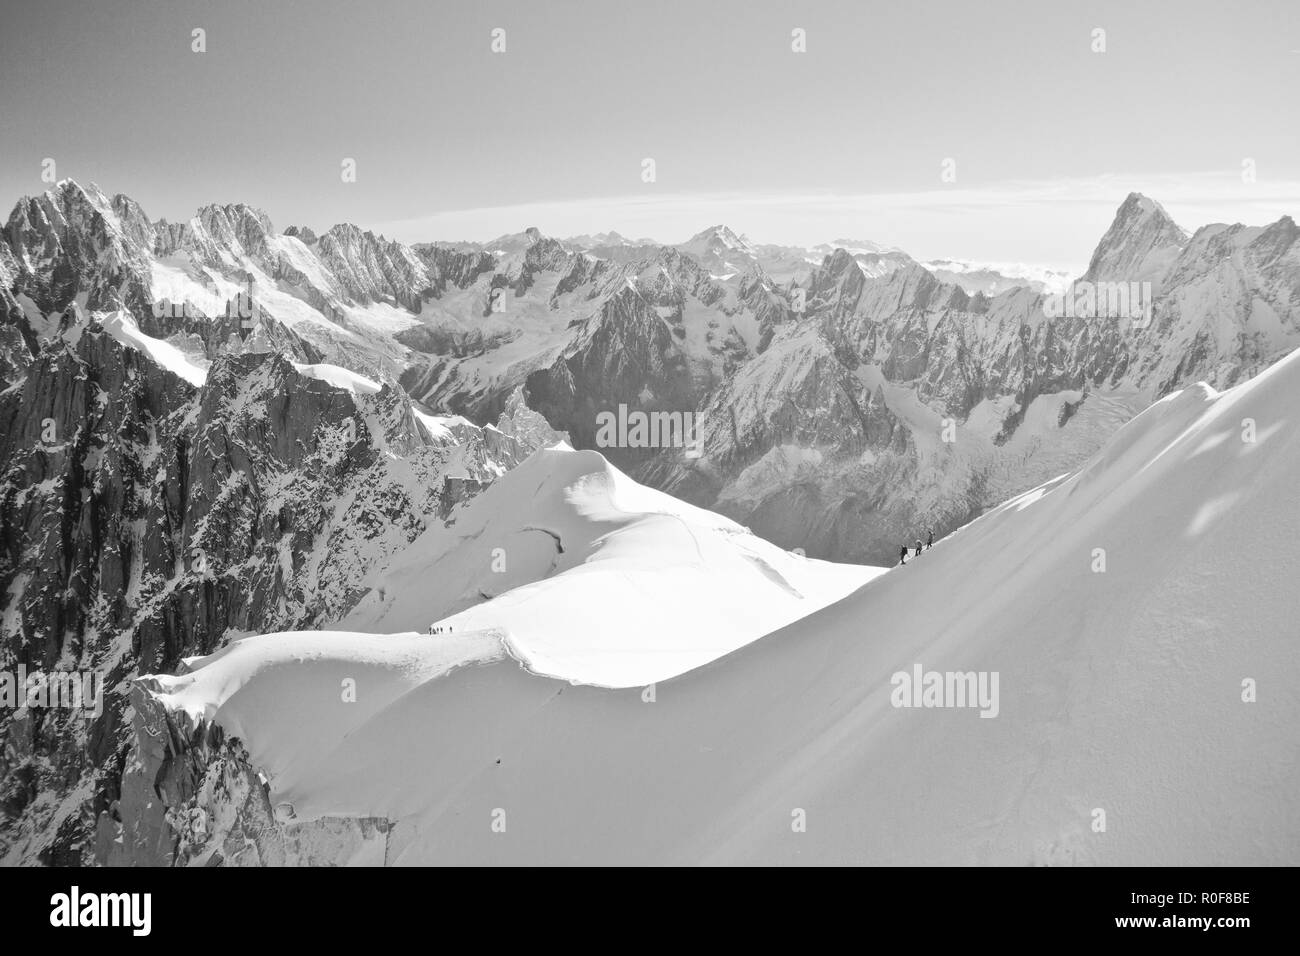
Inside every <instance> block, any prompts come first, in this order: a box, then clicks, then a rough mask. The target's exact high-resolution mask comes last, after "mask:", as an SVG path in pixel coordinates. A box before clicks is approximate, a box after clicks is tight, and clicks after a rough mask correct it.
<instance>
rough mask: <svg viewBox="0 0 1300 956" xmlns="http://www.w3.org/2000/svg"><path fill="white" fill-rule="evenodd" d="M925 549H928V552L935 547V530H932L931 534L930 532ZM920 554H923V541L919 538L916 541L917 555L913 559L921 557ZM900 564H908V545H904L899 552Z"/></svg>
mask: <svg viewBox="0 0 1300 956" xmlns="http://www.w3.org/2000/svg"><path fill="white" fill-rule="evenodd" d="M925 547H926V549H927V550H928V549H929V548H932V547H934V530H933V529H931V530H930V532H929V534H928V535H927V536H926V539H925ZM920 553H921V539H920V538H917V539H916V554H914V555H913V557H916V555H919V554H920ZM898 563H899V564H907V545H906V544H905V545H903V547H902V548H901V549H900V550H899V552H898Z"/></svg>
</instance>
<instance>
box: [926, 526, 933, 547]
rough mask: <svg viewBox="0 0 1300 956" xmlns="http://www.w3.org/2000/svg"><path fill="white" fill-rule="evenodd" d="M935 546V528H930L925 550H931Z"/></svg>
mask: <svg viewBox="0 0 1300 956" xmlns="http://www.w3.org/2000/svg"><path fill="white" fill-rule="evenodd" d="M933 547H934V530H933V529H931V530H930V535H929V537H927V538H926V539H925V550H927V551H929V550H930V549H931V548H933Z"/></svg>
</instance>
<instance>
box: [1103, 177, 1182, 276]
mask: <svg viewBox="0 0 1300 956" xmlns="http://www.w3.org/2000/svg"><path fill="white" fill-rule="evenodd" d="M1188 238H1189V237H1188V235H1187V233H1186V231H1184V230H1183V228H1182V227H1181V226H1179V225H1178V224H1177V223H1176V222H1174V221H1173V219H1172V218H1170V216H1169V214H1168V213H1167V212H1165V210H1164V207H1163V206H1161V205H1160V204H1159V203H1158V202H1156V201H1155V200H1153V199H1148V198H1147V197H1146V196H1143V195H1142V194H1141V193H1129V195H1128V198H1126V199H1125V200H1124V202H1123V203H1121V204H1120V207H1119V209H1118V210H1116V212H1115V219H1114V221H1112V222H1111V225H1110V228H1109V229H1107V230H1106V234H1105V235H1104V236H1102V237H1101V242H1099V243H1098V244H1097V248H1096V251H1094V252H1093V254H1092V260H1091V262H1089V264H1088V271H1087V273H1085V275H1084V279H1086V280H1087V281H1089V282H1098V281H1110V282H1141V281H1152V282H1156V281H1158V280H1159V279H1160V277H1161V276H1162V275H1163V274H1164V272H1165V270H1167V269H1168V268H1169V266H1170V265H1171V264H1172V263H1173V261H1174V260H1175V259H1176V258H1177V256H1178V254H1179V253H1180V252H1181V251H1182V249H1183V247H1185V246H1186V245H1187V241H1188Z"/></svg>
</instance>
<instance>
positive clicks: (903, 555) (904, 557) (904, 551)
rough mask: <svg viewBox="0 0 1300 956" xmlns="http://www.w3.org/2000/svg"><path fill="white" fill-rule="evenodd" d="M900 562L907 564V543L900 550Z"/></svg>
mask: <svg viewBox="0 0 1300 956" xmlns="http://www.w3.org/2000/svg"><path fill="white" fill-rule="evenodd" d="M898 563H899V564H907V545H903V547H902V550H900V551H899V552H898Z"/></svg>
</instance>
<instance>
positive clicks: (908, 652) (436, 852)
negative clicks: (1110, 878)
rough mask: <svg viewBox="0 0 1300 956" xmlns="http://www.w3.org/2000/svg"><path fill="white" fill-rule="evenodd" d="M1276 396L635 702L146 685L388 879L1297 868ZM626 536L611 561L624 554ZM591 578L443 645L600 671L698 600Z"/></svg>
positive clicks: (213, 682)
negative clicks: (587, 623)
mask: <svg viewBox="0 0 1300 956" xmlns="http://www.w3.org/2000/svg"><path fill="white" fill-rule="evenodd" d="M1297 396H1300V353H1296V354H1292V355H1291V356H1289V357H1288V358H1286V359H1284V360H1283V361H1281V362H1279V363H1278V364H1276V365H1275V366H1274V367H1272V368H1271V369H1270V370H1268V371H1267V372H1265V373H1263V374H1261V375H1260V376H1258V377H1257V378H1255V379H1253V380H1251V381H1249V382H1247V383H1245V384H1243V385H1240V386H1238V387H1236V388H1234V389H1232V390H1230V391H1227V392H1224V393H1215V392H1214V391H1212V390H1211V389H1209V388H1207V387H1205V386H1195V387H1192V388H1188V389H1186V390H1184V391H1182V392H1180V393H1178V394H1176V395H1172V396H1170V397H1168V398H1167V399H1165V400H1163V401H1161V402H1158V403H1157V404H1155V405H1154V406H1152V407H1151V408H1149V409H1148V410H1147V411H1145V412H1143V413H1142V414H1141V415H1139V416H1138V417H1137V418H1135V419H1134V420H1133V421H1132V422H1130V423H1129V424H1128V425H1126V426H1125V427H1124V428H1122V429H1121V430H1120V431H1119V432H1118V433H1117V434H1116V436H1115V437H1114V439H1113V440H1112V441H1111V442H1110V443H1109V444H1108V445H1107V446H1106V447H1105V448H1104V449H1103V450H1102V452H1101V453H1099V454H1098V455H1097V456H1096V457H1095V458H1094V459H1093V460H1091V461H1090V462H1089V463H1088V464H1087V465H1085V466H1084V467H1083V468H1082V469H1080V470H1079V471H1078V472H1076V473H1074V474H1072V475H1069V476H1062V477H1061V478H1058V479H1056V480H1054V481H1052V482H1048V483H1047V484H1045V485H1044V486H1042V487H1040V488H1038V489H1035V490H1034V491H1031V492H1029V493H1026V494H1024V495H1021V496H1019V497H1017V498H1015V499H1013V500H1011V501H1008V502H1006V503H1005V504H1003V505H1002V506H1000V507H999V508H997V509H995V510H994V511H992V512H991V513H989V514H987V515H985V516H984V517H982V518H980V519H979V520H977V521H975V522H973V523H971V524H970V525H967V526H966V527H965V528H963V529H961V530H960V531H958V532H956V533H955V534H953V535H951V536H950V537H949V538H947V539H945V540H942V541H940V542H937V543H936V545H935V547H934V549H933V550H932V551H928V552H926V553H925V554H923V555H922V556H921V557H920V558H918V559H915V560H911V561H909V563H908V566H907V567H903V568H897V569H894V570H892V571H891V572H889V573H887V574H883V575H880V576H878V577H876V578H875V579H873V580H872V581H870V582H869V583H867V584H866V585H865V586H864V587H862V588H860V589H859V590H857V591H856V592H855V593H853V594H852V595H850V596H849V597H846V598H845V599H843V600H841V601H839V602H838V603H835V604H833V605H831V606H828V607H826V608H824V609H822V610H821V611H818V612H816V613H814V614H812V615H811V616H808V617H804V618H802V619H800V620H797V621H795V622H794V623H791V624H790V625H789V626H787V627H785V628H784V629H782V630H779V631H776V632H775V633H772V634H769V635H768V636H766V637H764V638H763V639H761V640H757V641H754V642H752V643H749V644H747V645H746V646H744V647H741V648H739V649H738V650H735V651H734V652H732V653H731V654H728V655H725V656H723V657H721V658H720V659H717V660H714V661H712V662H711V663H709V664H707V665H705V666H702V667H698V668H696V669H694V670H691V671H690V672H689V673H686V674H684V675H682V676H679V677H677V678H675V679H671V680H663V681H660V682H659V683H658V684H656V685H655V687H654V688H653V692H652V693H651V692H650V691H642V690H641V689H639V688H627V689H612V688H602V687H591V686H574V685H573V684H570V683H566V682H564V681H560V680H554V679H548V678H545V677H540V676H537V675H535V674H531V673H529V672H528V671H527V670H525V669H524V668H521V667H520V666H519V665H518V663H517V662H516V661H513V660H509V659H502V658H501V657H500V656H499V654H497V653H496V652H494V651H493V650H492V649H491V648H490V646H488V645H487V644H486V643H479V641H480V637H479V636H478V635H475V634H471V633H462V632H461V628H460V627H457V628H456V630H455V631H454V632H453V633H452V634H450V635H447V636H445V637H443V638H422V637H420V636H418V635H402V636H397V637H391V638H386V639H385V638H378V637H373V636H365V635H353V636H349V635H338V634H334V635H327V634H321V635H293V636H285V635H274V636H267V637H262V638H255V639H249V640H246V641H242V642H240V643H239V644H237V645H234V646H233V647H232V648H229V649H227V650H225V651H223V652H221V653H220V654H218V655H215V656H214V657H213V658H211V659H209V660H207V661H205V662H201V664H200V666H199V667H198V668H197V670H196V671H195V673H194V674H192V675H187V676H183V677H179V678H167V679H165V680H166V681H167V682H169V684H170V686H171V688H172V689H173V693H174V695H175V696H174V703H175V704H176V705H177V706H186V707H188V708H190V709H201V710H206V711H207V712H209V713H211V714H214V715H215V717H216V719H217V720H218V721H219V722H221V723H222V724H223V725H225V726H228V727H229V728H230V729H231V731H232V732H233V733H238V734H239V735H240V736H241V737H242V738H243V739H244V740H245V742H246V744H247V745H248V747H249V750H250V753H251V755H252V757H253V759H254V762H256V763H259V764H260V765H262V766H264V767H266V768H267V769H268V770H269V773H270V780H271V789H272V799H273V800H275V801H289V802H291V803H292V804H293V807H294V809H295V811H296V814H297V817H298V819H300V820H302V819H311V818H314V817H318V816H323V815H377V816H383V817H386V818H388V819H389V820H390V821H392V822H393V824H394V826H393V829H392V830H391V832H390V833H389V835H388V849H387V859H388V861H389V862H394V863H426V864H427V863H477V864H501V863H577V862H584V863H710V864H717V863H793V864H810V863H823V864H825V863H880V864H887V863H894V864H1012V865H1023V864H1080V863H1084V864H1086V863H1098V864H1194V863H1199V864H1295V863H1297V862H1300V801H1297V799H1296V793H1297V791H1298V790H1300V766H1298V765H1297V759H1296V758H1297V749H1296V743H1295V733H1296V730H1295V728H1296V727H1297V726H1298V724H1300V704H1298V703H1297V697H1296V695H1295V693H1294V691H1295V688H1296V687H1297V686H1300V644H1298V640H1300V635H1298V634H1297V630H1296V628H1297V623H1296V613H1295V612H1296V608H1297V606H1298V605H1297V601H1296V597H1295V594H1296V591H1295V588H1296V584H1295V582H1296V581H1297V578H1298V576H1300V547H1298V546H1297V541H1298V540H1300V482H1297V475H1300V437H1298V436H1300V403H1298V401H1297ZM529 464H532V465H534V467H536V465H535V462H530V463H529ZM599 480H602V481H606V482H612V483H613V484H614V486H615V489H616V493H615V494H614V496H613V497H614V500H616V501H617V500H620V499H619V495H620V494H622V492H623V490H624V489H623V488H622V487H621V486H619V482H618V478H616V477H615V478H611V477H605V478H603V479H599ZM628 494H629V496H631V495H634V494H635V492H633V491H631V490H629V491H628ZM483 497H484V498H486V495H485V496H483ZM543 497H545V496H543ZM593 497H596V498H599V497H600V496H593ZM500 507H502V508H510V507H515V508H518V509H519V514H520V515H523V514H525V513H527V512H528V511H529V510H530V509H532V508H534V507H536V502H535V501H524V500H521V501H502V502H501V503H500ZM583 507H586V506H575V508H574V510H575V512H576V511H580V510H581V509H582V508H583ZM678 507H683V506H680V505H679V506H678ZM540 513H543V514H548V515H549V516H550V518H551V520H557V518H556V515H555V513H554V511H553V510H552V511H550V512H545V511H542V512H540ZM589 517H590V518H591V520H593V521H598V522H599V521H606V520H611V521H612V520H615V518H616V516H615V515H612V514H605V513H602V512H600V511H599V510H598V509H597V510H596V511H595V512H594V513H592V514H590V515H589ZM519 520H520V519H517V518H512V519H511V522H512V523H515V524H517V523H519ZM663 520H664V523H667V521H668V519H667V518H666V517H665V518H664V519H663ZM650 527H653V524H652V525H651V526H650ZM454 530H456V531H458V532H459V533H461V534H466V535H472V534H473V529H472V528H471V527H469V526H465V527H458V528H456V529H454ZM550 530H553V531H556V532H557V533H559V534H560V536H561V538H563V537H564V534H565V533H566V532H568V531H569V530H570V528H569V527H568V526H564V527H554V528H552V529H550ZM638 534H644V535H646V540H651V536H650V528H649V527H647V528H645V529H642V530H641V531H637V530H636V529H635V523H634V525H633V527H632V528H631V529H628V528H626V527H625V528H624V529H623V530H622V531H615V532H613V533H612V534H611V535H610V540H609V542H608V543H607V544H606V545H604V547H608V548H610V549H612V551H614V552H617V551H619V550H620V549H621V548H622V547H623V546H624V545H626V548H627V558H626V560H628V561H633V560H635V555H637V554H638V553H641V552H642V549H643V548H644V547H646V546H647V545H644V544H640V543H638V542H637V541H636V538H637V535H638ZM620 535H622V537H620ZM537 544H538V558H537V559H538V560H541V556H542V555H544V554H546V549H545V548H542V547H540V545H542V544H544V542H540V541H539V542H537ZM465 546H467V545H465V544H462V547H465ZM482 546H483V547H487V546H488V543H487V542H483V545H482ZM514 551H515V549H513V548H512V549H510V553H511V554H513V553H514ZM433 553H434V554H442V553H444V552H443V551H436V552H433ZM600 553H601V549H598V550H597V551H596V553H595V556H594V559H593V560H590V561H587V562H585V563H583V564H581V565H577V566H576V567H574V568H571V569H570V570H567V571H566V572H565V573H563V574H561V575H557V576H554V577H553V578H552V579H551V580H550V581H549V582H540V583H538V584H534V585H532V586H531V588H532V590H533V592H534V593H536V594H537V597H536V598H534V599H533V602H532V604H531V605H530V603H529V602H528V601H525V600H522V599H519V598H516V600H515V603H514V604H511V603H510V602H509V601H506V600H503V599H498V600H497V601H494V602H492V603H491V604H487V605H483V606H482V607H479V608H474V609H471V610H470V611H466V612H462V615H461V618H460V619H461V621H469V620H474V621H475V622H476V623H482V624H487V623H488V622H489V619H490V618H491V614H492V613H494V612H493V611H492V608H493V605H496V604H498V603H500V604H501V606H502V608H503V609H502V610H501V611H500V612H499V613H500V615H501V616H500V617H498V618H496V619H495V620H496V623H495V625H494V626H495V627H499V628H506V629H509V628H514V627H520V628H523V627H524V626H525V625H526V624H527V623H528V621H529V614H530V613H532V614H534V615H535V618H536V622H537V626H538V636H533V635H531V634H530V635H527V636H526V637H525V638H523V639H521V640H523V642H524V643H526V642H527V641H528V640H534V641H538V650H537V653H538V655H539V657H540V659H542V660H544V661H552V663H554V662H555V661H556V660H561V659H563V660H567V661H569V662H577V663H578V664H580V665H582V666H588V665H592V666H595V665H596V664H597V663H598V662H599V661H600V659H601V657H602V655H601V654H600V649H601V647H602V646H609V647H615V648H618V647H621V648H622V650H623V651H627V650H628V649H629V648H628V647H627V646H626V645H627V638H626V635H627V634H628V633H638V634H642V635H643V634H644V628H643V626H642V622H643V620H644V619H645V618H646V617H648V616H654V615H660V614H663V613H664V610H663V609H664V608H671V607H673V606H680V605H687V604H690V605H691V606H692V607H693V606H694V605H693V602H695V601H697V600H699V599H700V594H701V591H700V590H699V589H696V590H693V591H687V592H682V591H680V590H677V589H678V588H681V587H683V586H684V582H685V580H686V579H687V578H689V577H690V576H691V575H695V576H698V577H705V576H706V575H708V574H709V571H708V570H707V569H708V567H709V560H710V556H709V552H707V551H705V552H703V554H702V560H700V561H699V562H698V563H696V564H694V566H693V567H692V569H691V570H690V571H689V572H677V573H674V572H673V571H672V570H671V569H663V570H662V571H661V569H659V568H658V567H657V566H656V565H655V562H654V560H653V558H652V557H651V556H646V558H645V564H646V567H643V568H642V569H641V570H640V571H638V576H637V578H636V579H635V582H628V583H627V584H626V585H625V586H624V587H623V588H618V587H617V585H616V584H615V583H614V582H615V579H616V578H617V576H618V575H617V573H609V574H603V573H600V570H599V568H598V566H599V565H600V564H601V560H602V559H600V557H599V556H600ZM669 553H672V554H679V553H680V551H679V549H669V548H668V547H667V546H661V549H660V551H659V552H658V554H659V555H664V554H669ZM564 558H568V553H567V549H566V555H564V556H562V558H561V559H564ZM569 560H571V561H575V562H576V561H577V558H576V557H575V558H572V559H569ZM607 562H608V563H610V564H613V563H615V558H614V557H613V556H610V557H609V558H608V559H607ZM588 566H591V568H592V570H589V571H583V570H582V569H584V568H587V567H588ZM575 572H580V573H575ZM394 573H395V574H399V573H400V572H394ZM561 581H563V582H564V583H563V584H560V588H562V589H563V593H564V594H565V596H566V598H568V599H569V601H570V602H571V604H572V605H573V608H572V611H571V615H572V620H574V621H578V622H581V621H582V619H583V618H584V616H585V608H593V607H598V608H601V609H602V611H603V612H604V613H606V614H608V615H609V616H608V617H607V618H606V619H605V620H606V623H607V627H606V629H604V630H603V631H601V632H597V631H595V630H592V631H588V632H587V636H585V637H584V638H583V641H584V642H590V647H589V648H587V651H585V652H584V651H583V648H582V647H580V646H579V645H578V644H577V642H575V643H574V644H571V645H570V646H569V647H568V648H567V651H566V653H567V654H568V656H567V657H566V658H561V657H558V656H548V655H556V654H557V652H556V651H555V650H554V648H561V649H563V647H564V642H565V639H566V635H565V634H563V633H555V632H552V631H549V630H547V626H548V621H547V619H546V617H545V614H547V613H552V612H553V611H554V609H555V607H556V604H549V603H548V602H547V601H546V600H544V599H543V598H542V597H541V593H540V592H542V590H543V589H544V588H545V587H546V585H547V584H552V585H553V584H558V583H559V582H561ZM427 586H428V587H431V588H432V587H436V586H437V584H436V583H435V582H434V581H428V582H427ZM528 590H529V588H523V589H521V590H520V592H512V593H515V594H521V593H523V592H527V591H528ZM705 593H707V589H705ZM632 595H636V600H635V601H634V600H633V598H632ZM715 597H717V598H718V599H723V598H724V597H725V595H723V594H721V593H718V594H715ZM400 603H401V602H400V601H395V602H394V605H393V608H392V610H391V612H390V616H391V617H392V619H393V620H394V622H396V621H398V620H402V619H404V618H403V615H404V613H405V612H404V611H399V608H398V607H397V605H398V604H400ZM557 603H558V602H557ZM703 613H706V614H707V613H708V612H707V611H705V612H703ZM554 620H555V621H556V622H559V623H562V624H563V625H564V626H570V624H571V620H570V618H569V617H563V618H556V619H554ZM710 620H711V621H712V620H713V619H712V618H710ZM455 621H456V618H455V617H453V618H451V619H449V623H451V622H455ZM502 622H504V623H502ZM380 623H382V619H381V620H380ZM709 626H713V624H712V623H711V624H710V625H709ZM665 636H666V637H667V636H669V635H665ZM643 639H644V638H643V637H638V638H637V641H641V640H643ZM421 640H425V641H427V642H428V644H427V647H428V649H429V650H428V652H427V653H428V654H430V655H432V657H429V658H426V657H425V656H424V654H425V653H426V652H425V651H424V649H423V646H422V645H421V644H420V643H419V642H420V641H421ZM385 641H391V642H392V644H391V645H388V644H385ZM440 641H454V642H457V644H456V646H454V647H448V646H447V645H444V644H441V643H440ZM606 641H607V642H608V644H604V643H602V642H606ZM281 642H286V643H281ZM298 642H305V644H299V643H298ZM313 642H319V648H320V649H313V647H314V646H315V645H314V644H313ZM637 650H638V651H639V652H640V653H641V654H642V655H643V656H646V655H644V651H645V648H644V647H641V646H640V645H639V644H638V645H637ZM444 651H446V652H447V653H446V654H444V653H443V652H444ZM457 655H459V656H457ZM453 657H454V658H455V659H456V660H459V661H460V662H462V663H464V662H467V661H474V660H477V661H479V663H464V666H450V665H448V663H447V662H448V661H449V660H450V659H452V658H453ZM326 658H328V663H324V662H323V661H324V660H325V659H326ZM300 659H301V662H299V661H300ZM917 664H919V665H921V667H922V668H923V669H924V670H925V671H938V672H948V671H952V672H974V673H976V674H979V673H985V674H986V675H991V674H992V673H996V674H997V675H998V681H997V687H998V690H999V696H998V700H997V707H996V716H995V717H992V718H991V719H984V718H982V717H981V716H980V711H979V710H978V709H976V708H973V707H947V708H942V707H907V708H904V707H896V706H894V704H893V703H892V702H891V697H893V698H894V699H895V700H896V699H897V694H896V693H895V686H894V683H893V676H894V675H895V674H896V673H897V672H907V673H910V672H911V671H912V669H913V667H914V666H915V665H917ZM557 670H558V667H557ZM343 676H354V677H355V678H356V687H357V703H355V704H345V703H341V702H340V693H339V681H341V680H342V678H343ZM1252 682H1253V684H1252ZM1252 691H1253V693H1252ZM1256 695H1257V696H1256ZM1244 698H1248V699H1249V700H1247V699H1244ZM1103 821H1104V827H1103Z"/></svg>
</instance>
